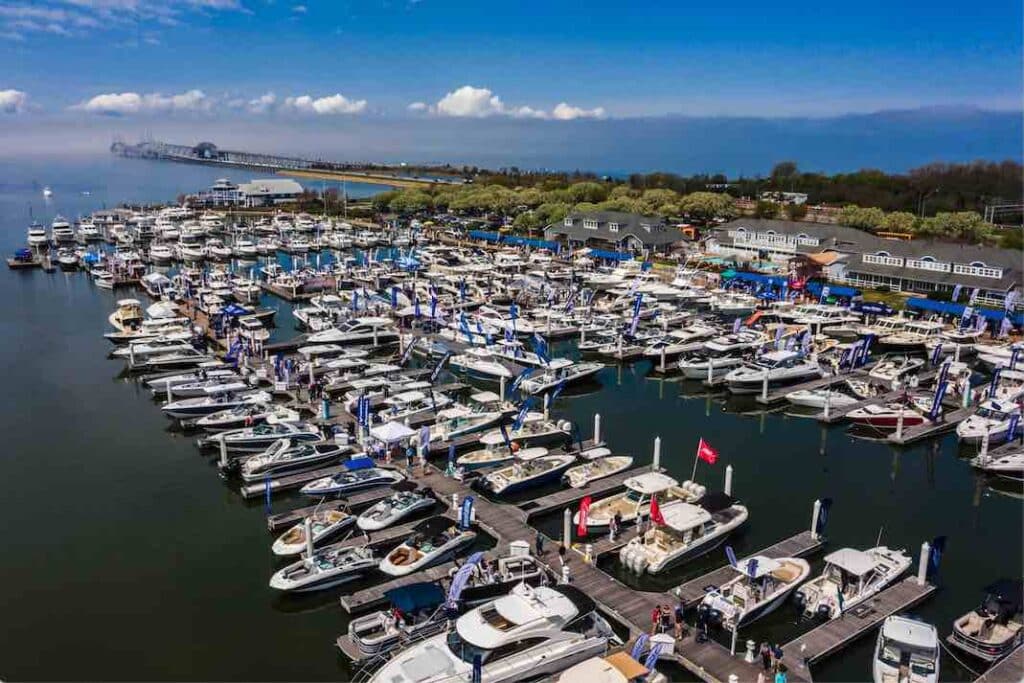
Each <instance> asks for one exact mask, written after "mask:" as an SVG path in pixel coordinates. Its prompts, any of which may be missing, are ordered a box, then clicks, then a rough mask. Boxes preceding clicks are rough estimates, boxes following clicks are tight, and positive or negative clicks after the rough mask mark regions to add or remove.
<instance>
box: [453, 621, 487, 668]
mask: <svg viewBox="0 0 1024 683" xmlns="http://www.w3.org/2000/svg"><path fill="white" fill-rule="evenodd" d="M447 643H448V649H449V650H450V651H451V653H452V654H453V655H455V656H456V657H458V658H459V659H461V660H462V661H464V662H466V663H467V664H472V663H473V659H474V658H475V657H476V656H477V655H480V659H481V661H484V662H486V661H487V656H488V655H489V654H490V653H491V651H490V650H485V649H483V648H480V647H477V646H475V645H472V644H470V643H467V642H466V641H464V640H463V639H462V638H461V637H460V636H459V632H458V631H457V630H456V629H452V630H451V631H449V632H448V638H447Z"/></svg>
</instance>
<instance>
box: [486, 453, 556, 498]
mask: <svg viewBox="0 0 1024 683" xmlns="http://www.w3.org/2000/svg"><path fill="white" fill-rule="evenodd" d="M575 461H576V456H573V455H545V456H542V457H539V458H534V459H533V460H526V461H522V462H516V463H513V464H511V465H508V466H507V467H502V468H501V469H498V470H496V471H494V472H490V473H488V474H487V475H486V476H484V478H483V481H482V482H481V486H482V487H483V488H485V489H489V490H490V491H491V492H492V493H494V494H495V495H502V494H508V493H514V492H516V491H522V490H524V489H528V488H530V487H532V486H540V485H541V484H545V483H547V482H550V481H557V480H558V479H559V478H560V477H561V476H562V473H563V472H564V471H565V470H566V469H568V468H569V466H570V465H572V464H573V462H575Z"/></svg>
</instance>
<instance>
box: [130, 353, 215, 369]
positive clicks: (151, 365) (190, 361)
mask: <svg viewBox="0 0 1024 683" xmlns="http://www.w3.org/2000/svg"><path fill="white" fill-rule="evenodd" d="M216 360H217V359H215V358H214V357H213V356H211V355H209V354H206V353H203V352H201V351H196V350H195V349H193V348H188V349H181V350H179V351H164V352H162V353H156V354H153V355H150V356H146V357H145V358H136V359H135V360H134V361H133V360H132V359H131V358H129V360H128V367H129V368H131V369H132V370H164V369H170V368H194V367H198V366H201V365H209V364H210V363H213V362H215V361H216Z"/></svg>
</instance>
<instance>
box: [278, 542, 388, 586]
mask: <svg viewBox="0 0 1024 683" xmlns="http://www.w3.org/2000/svg"><path fill="white" fill-rule="evenodd" d="M377 562H378V560H377V557H376V556H375V555H374V552H373V550H372V549H370V548H326V549H323V550H317V551H315V552H314V553H313V556H312V557H304V558H302V559H301V560H299V561H297V562H294V563H293V564H290V565H288V566H287V567H284V568H282V569H281V570H280V571H278V572H276V573H275V574H274V575H273V576H272V577H270V587H271V588H274V589H276V590H279V591H285V592H290V593H306V592H311V591H318V590H324V589H325V588H330V587H332V586H337V585H338V584H341V583H347V582H348V581H355V580H356V579H358V578H361V577H362V576H364V575H365V574H366V573H368V572H370V571H371V570H373V568H374V567H376V566H377Z"/></svg>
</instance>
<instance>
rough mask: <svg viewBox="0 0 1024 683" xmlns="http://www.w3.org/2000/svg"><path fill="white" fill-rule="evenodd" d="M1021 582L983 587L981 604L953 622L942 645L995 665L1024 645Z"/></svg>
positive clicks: (1003, 582)
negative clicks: (945, 644) (950, 630)
mask: <svg viewBox="0 0 1024 683" xmlns="http://www.w3.org/2000/svg"><path fill="white" fill-rule="evenodd" d="M1022 585H1024V582H1022V581H1021V579H1001V580H999V581H996V582H995V583H993V584H991V585H990V586H987V587H986V588H985V599H984V600H982V603H981V605H980V606H979V607H978V608H977V609H974V610H971V611H970V612H968V613H967V614H965V615H963V616H962V617H960V618H958V619H957V620H956V621H954V622H953V632H952V633H951V634H950V635H949V636H948V637H947V638H946V642H947V643H948V644H949V645H951V646H953V647H955V648H957V649H958V650H960V651H962V652H966V653H968V654H970V655H973V656H975V657H977V658H978V659H980V660H982V661H985V662H990V663H991V662H997V661H999V660H1000V659H1002V658H1003V657H1005V656H1006V655H1008V654H1009V653H1010V652H1012V651H1013V650H1014V649H1015V648H1017V647H1020V645H1021V643H1022V642H1024V623H1022V622H1024V619H1022V618H1021V617H1022V613H1021V604H1022Z"/></svg>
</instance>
